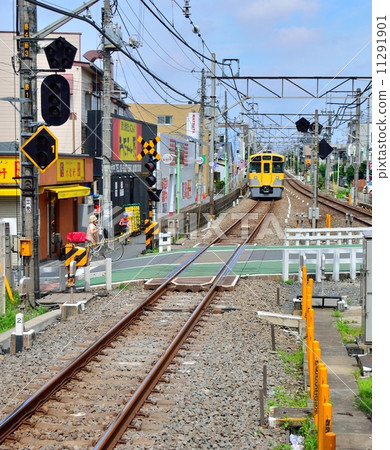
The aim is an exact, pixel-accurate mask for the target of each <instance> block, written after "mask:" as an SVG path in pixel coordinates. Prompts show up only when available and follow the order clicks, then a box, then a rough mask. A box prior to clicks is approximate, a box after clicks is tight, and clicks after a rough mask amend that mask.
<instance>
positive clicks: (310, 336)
mask: <svg viewBox="0 0 390 450" xmlns="http://www.w3.org/2000/svg"><path fill="white" fill-rule="evenodd" d="M306 331H307V336H306V358H307V368H308V370H309V380H310V398H311V399H312V398H313V392H314V390H313V382H314V373H313V341H314V329H313V327H308V328H307V330H306Z"/></svg>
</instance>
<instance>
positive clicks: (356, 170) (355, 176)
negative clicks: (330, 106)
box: [353, 89, 361, 206]
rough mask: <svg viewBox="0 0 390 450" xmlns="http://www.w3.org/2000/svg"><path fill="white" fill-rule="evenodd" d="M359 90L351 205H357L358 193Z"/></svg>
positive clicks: (358, 91)
mask: <svg viewBox="0 0 390 450" xmlns="http://www.w3.org/2000/svg"><path fill="white" fill-rule="evenodd" d="M360 94H361V91H360V89H357V90H356V134H355V135H356V139H355V140H356V144H355V156H354V164H353V165H354V181H353V204H354V206H357V204H358V192H359V189H358V188H359V163H360V114H361V113H360Z"/></svg>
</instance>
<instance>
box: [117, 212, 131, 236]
mask: <svg viewBox="0 0 390 450" xmlns="http://www.w3.org/2000/svg"><path fill="white" fill-rule="evenodd" d="M122 216H123V217H122V219H121V220H120V221H119V226H120V227H121V228H122V233H127V232H128V231H129V213H127V212H126V211H125V212H124V213H123V214H122Z"/></svg>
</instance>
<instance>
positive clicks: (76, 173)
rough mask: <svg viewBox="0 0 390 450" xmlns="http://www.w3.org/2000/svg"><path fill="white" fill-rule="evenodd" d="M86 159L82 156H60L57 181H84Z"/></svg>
mask: <svg viewBox="0 0 390 450" xmlns="http://www.w3.org/2000/svg"><path fill="white" fill-rule="evenodd" d="M84 180H85V161H84V159H82V158H72V159H70V158H58V161H57V182H62V181H84Z"/></svg>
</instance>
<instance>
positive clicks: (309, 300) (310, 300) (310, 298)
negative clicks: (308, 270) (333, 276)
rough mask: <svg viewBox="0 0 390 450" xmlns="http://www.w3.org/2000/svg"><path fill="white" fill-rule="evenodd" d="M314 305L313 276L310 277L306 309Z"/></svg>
mask: <svg viewBox="0 0 390 450" xmlns="http://www.w3.org/2000/svg"><path fill="white" fill-rule="evenodd" d="M312 307H313V278H309V283H308V285H307V295H306V309H309V308H312Z"/></svg>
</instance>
